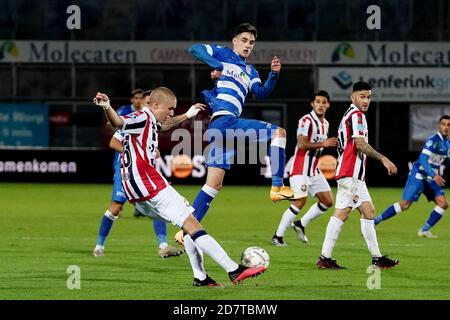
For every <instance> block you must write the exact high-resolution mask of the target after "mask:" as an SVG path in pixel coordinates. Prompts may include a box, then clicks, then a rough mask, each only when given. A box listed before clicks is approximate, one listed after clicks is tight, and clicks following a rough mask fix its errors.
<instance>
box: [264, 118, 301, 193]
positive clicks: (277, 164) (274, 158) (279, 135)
mask: <svg viewBox="0 0 450 320" xmlns="http://www.w3.org/2000/svg"><path fill="white" fill-rule="evenodd" d="M273 128H276V129H275V130H273V129H272V135H271V140H270V149H269V159H270V170H271V173H272V187H271V189H270V199H271V200H272V201H280V200H294V199H298V198H299V197H298V196H297V197H296V196H295V194H294V192H293V191H292V190H291V188H290V187H287V186H284V183H283V178H284V168H285V165H286V155H285V149H286V130H284V129H283V128H280V127H276V126H273Z"/></svg>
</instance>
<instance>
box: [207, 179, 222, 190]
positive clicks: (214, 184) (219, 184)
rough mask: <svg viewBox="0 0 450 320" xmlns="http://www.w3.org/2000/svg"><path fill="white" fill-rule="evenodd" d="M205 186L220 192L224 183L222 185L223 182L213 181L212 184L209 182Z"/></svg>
mask: <svg viewBox="0 0 450 320" xmlns="http://www.w3.org/2000/svg"><path fill="white" fill-rule="evenodd" d="M205 185H206V186H208V187H210V188H212V189H214V191H216V192H219V191H220V190H221V189H222V186H223V183H222V181H212V182H208V183H207V184H205Z"/></svg>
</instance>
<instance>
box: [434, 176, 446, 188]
mask: <svg viewBox="0 0 450 320" xmlns="http://www.w3.org/2000/svg"><path fill="white" fill-rule="evenodd" d="M433 180H434V181H435V182H436V183H437V184H438V185H439V186H440V187H443V186H445V180H444V178H442V176H440V175H438V174H437V175H435V176H434V177H433Z"/></svg>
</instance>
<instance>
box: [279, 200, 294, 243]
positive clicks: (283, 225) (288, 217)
mask: <svg viewBox="0 0 450 320" xmlns="http://www.w3.org/2000/svg"><path fill="white" fill-rule="evenodd" d="M298 211H299V209H298V208H297V207H296V206H294V205H291V206H290V207H289V208H287V209H286V211H285V212H284V213H283V216H282V217H281V221H280V224H279V225H278V229H277V232H276V233H275V235H276V236H277V237H283V236H284V234H285V232H286V229H287V228H289V227H290V226H291V223H292V221H294V219H295V217H296V216H297V213H298Z"/></svg>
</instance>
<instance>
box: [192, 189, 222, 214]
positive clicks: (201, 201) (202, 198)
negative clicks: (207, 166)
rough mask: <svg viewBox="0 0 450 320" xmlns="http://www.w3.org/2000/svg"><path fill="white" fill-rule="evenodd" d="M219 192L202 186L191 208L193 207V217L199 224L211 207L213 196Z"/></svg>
mask: <svg viewBox="0 0 450 320" xmlns="http://www.w3.org/2000/svg"><path fill="white" fill-rule="evenodd" d="M218 192H219V191H217V190H215V189H213V188H211V187H209V186H207V185H204V186H203V187H202V189H201V190H200V192H199V193H198V194H197V196H196V197H195V200H194V203H193V204H192V206H193V207H194V209H195V211H194V217H195V218H196V219H197V220H198V221H199V222H200V221H202V219H203V217H204V216H205V215H206V213H207V212H208V210H209V207H210V206H211V202H212V201H213V200H214V197H215V195H216V194H217V193H218Z"/></svg>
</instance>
